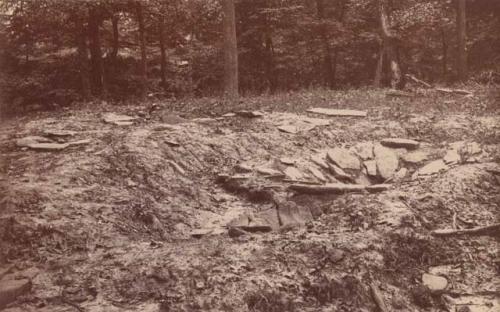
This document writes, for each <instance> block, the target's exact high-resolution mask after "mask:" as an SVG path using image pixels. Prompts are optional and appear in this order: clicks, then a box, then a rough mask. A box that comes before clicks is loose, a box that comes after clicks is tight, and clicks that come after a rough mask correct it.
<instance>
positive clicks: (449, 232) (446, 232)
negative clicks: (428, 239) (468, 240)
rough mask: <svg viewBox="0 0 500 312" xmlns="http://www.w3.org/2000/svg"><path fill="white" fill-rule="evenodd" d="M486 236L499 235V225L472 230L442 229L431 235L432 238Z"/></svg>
mask: <svg viewBox="0 0 500 312" xmlns="http://www.w3.org/2000/svg"><path fill="white" fill-rule="evenodd" d="M488 234H496V235H499V234H500V223H497V224H493V225H487V226H480V227H475V228H473V229H463V230H454V229H442V230H435V231H432V235H434V236H455V235H488Z"/></svg>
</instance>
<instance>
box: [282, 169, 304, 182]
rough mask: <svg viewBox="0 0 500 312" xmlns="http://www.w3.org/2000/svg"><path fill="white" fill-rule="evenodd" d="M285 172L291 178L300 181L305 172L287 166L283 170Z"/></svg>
mask: <svg viewBox="0 0 500 312" xmlns="http://www.w3.org/2000/svg"><path fill="white" fill-rule="evenodd" d="M283 173H284V174H285V176H286V177H287V178H288V179H290V180H296V181H299V180H301V179H303V178H304V174H303V173H302V172H300V171H299V169H297V168H295V167H286V168H285V170H283Z"/></svg>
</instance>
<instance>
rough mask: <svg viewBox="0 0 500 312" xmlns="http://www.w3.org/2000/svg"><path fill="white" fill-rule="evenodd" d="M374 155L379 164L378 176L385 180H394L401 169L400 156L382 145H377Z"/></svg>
mask: <svg viewBox="0 0 500 312" xmlns="http://www.w3.org/2000/svg"><path fill="white" fill-rule="evenodd" d="M373 153H374V154H375V161H376V163H377V174H378V176H380V177H381V178H382V179H384V180H388V179H390V178H392V176H393V175H394V173H396V170H398V167H399V159H398V156H397V155H396V154H395V153H394V152H393V151H391V150H390V149H388V148H387V147H383V146H381V145H375V147H374V148H373Z"/></svg>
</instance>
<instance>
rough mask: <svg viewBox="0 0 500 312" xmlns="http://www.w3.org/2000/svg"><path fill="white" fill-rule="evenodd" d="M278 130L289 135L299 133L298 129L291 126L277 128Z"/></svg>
mask: <svg viewBox="0 0 500 312" xmlns="http://www.w3.org/2000/svg"><path fill="white" fill-rule="evenodd" d="M278 130H279V131H281V132H285V133H291V134H297V133H298V132H299V129H298V128H297V127H295V126H291V125H281V126H278Z"/></svg>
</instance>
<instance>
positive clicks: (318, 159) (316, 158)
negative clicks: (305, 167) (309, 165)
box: [311, 155, 328, 169]
mask: <svg viewBox="0 0 500 312" xmlns="http://www.w3.org/2000/svg"><path fill="white" fill-rule="evenodd" d="M311 161H312V162H313V163H315V164H316V165H318V166H320V167H321V168H323V169H328V163H327V162H326V159H325V157H324V156H322V155H313V156H311Z"/></svg>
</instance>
